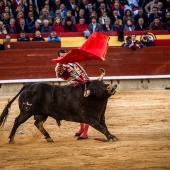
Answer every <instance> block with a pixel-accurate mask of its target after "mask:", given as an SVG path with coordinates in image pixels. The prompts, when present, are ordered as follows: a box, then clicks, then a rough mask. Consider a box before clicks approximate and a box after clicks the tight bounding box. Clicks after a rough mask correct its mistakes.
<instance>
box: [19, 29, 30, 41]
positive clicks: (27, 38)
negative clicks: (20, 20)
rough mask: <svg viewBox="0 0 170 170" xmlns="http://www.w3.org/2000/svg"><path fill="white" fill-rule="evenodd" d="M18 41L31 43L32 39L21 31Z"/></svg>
mask: <svg viewBox="0 0 170 170" xmlns="http://www.w3.org/2000/svg"><path fill="white" fill-rule="evenodd" d="M17 41H30V38H29V37H28V36H27V35H26V33H25V31H21V32H20V35H19V36H18V38H17Z"/></svg>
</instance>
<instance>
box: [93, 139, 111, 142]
mask: <svg viewBox="0 0 170 170" xmlns="http://www.w3.org/2000/svg"><path fill="white" fill-rule="evenodd" d="M94 140H99V141H101V142H108V139H106V138H94Z"/></svg>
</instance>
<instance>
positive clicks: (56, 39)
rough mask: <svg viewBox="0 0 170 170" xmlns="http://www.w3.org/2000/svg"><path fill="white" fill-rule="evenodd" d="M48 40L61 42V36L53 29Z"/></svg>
mask: <svg viewBox="0 0 170 170" xmlns="http://www.w3.org/2000/svg"><path fill="white" fill-rule="evenodd" d="M48 42H60V38H59V37H58V36H57V33H56V32H55V31H52V32H51V33H50V35H49V36H48Z"/></svg>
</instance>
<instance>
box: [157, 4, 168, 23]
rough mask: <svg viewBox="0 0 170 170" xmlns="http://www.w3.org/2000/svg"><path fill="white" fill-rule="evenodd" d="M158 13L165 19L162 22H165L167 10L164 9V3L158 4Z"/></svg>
mask: <svg viewBox="0 0 170 170" xmlns="http://www.w3.org/2000/svg"><path fill="white" fill-rule="evenodd" d="M158 13H159V14H161V15H162V17H163V19H162V21H164V20H165V13H166V12H165V9H164V8H163V3H162V2H158Z"/></svg>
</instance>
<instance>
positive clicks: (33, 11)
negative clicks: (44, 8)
mask: <svg viewBox="0 0 170 170" xmlns="http://www.w3.org/2000/svg"><path fill="white" fill-rule="evenodd" d="M29 12H32V13H33V16H34V17H36V18H39V14H38V13H37V11H36V10H35V8H34V6H33V5H29V6H28V9H27V14H29ZM27 17H28V16H27Z"/></svg>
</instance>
